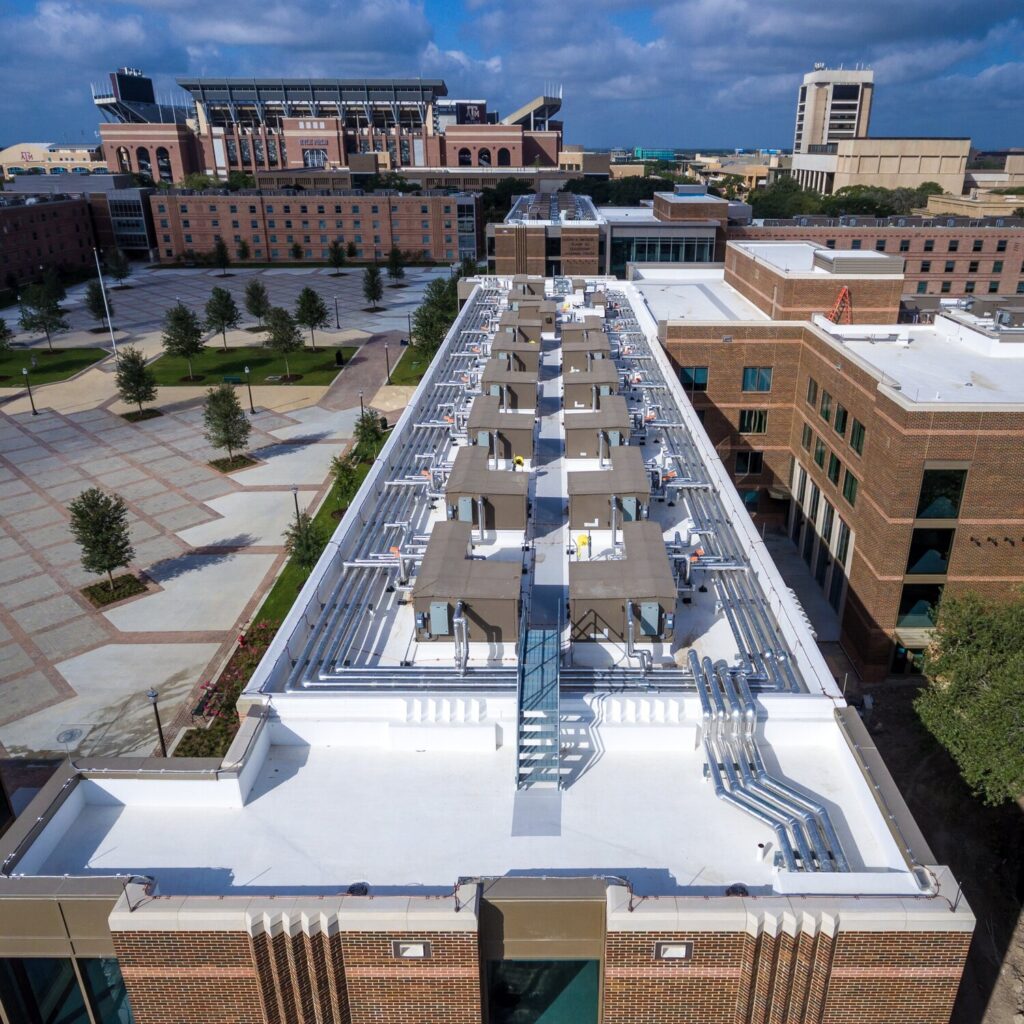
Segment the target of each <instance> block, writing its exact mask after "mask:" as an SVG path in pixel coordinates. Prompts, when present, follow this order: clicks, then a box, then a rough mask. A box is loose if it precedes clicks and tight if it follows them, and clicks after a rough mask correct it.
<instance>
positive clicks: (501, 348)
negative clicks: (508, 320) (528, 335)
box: [491, 334, 540, 374]
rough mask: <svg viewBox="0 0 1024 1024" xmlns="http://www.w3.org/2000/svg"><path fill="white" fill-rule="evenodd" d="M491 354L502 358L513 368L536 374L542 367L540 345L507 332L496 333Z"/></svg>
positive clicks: (496, 357)
mask: <svg viewBox="0 0 1024 1024" xmlns="http://www.w3.org/2000/svg"><path fill="white" fill-rule="evenodd" d="M491 356H492V357H493V358H495V359H501V360H502V361H503V362H504V363H505V365H506V366H508V367H509V368H510V369H512V370H524V371H526V372H528V373H532V374H536V373H537V372H538V370H539V369H540V345H539V344H537V342H535V341H524V340H522V339H520V338H516V337H513V336H510V335H507V334H496V335H495V337H494V341H492V342H491Z"/></svg>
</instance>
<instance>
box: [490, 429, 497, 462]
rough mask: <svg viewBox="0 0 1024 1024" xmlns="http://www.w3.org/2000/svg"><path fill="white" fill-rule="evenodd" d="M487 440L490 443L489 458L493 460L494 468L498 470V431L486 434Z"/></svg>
mask: <svg viewBox="0 0 1024 1024" xmlns="http://www.w3.org/2000/svg"><path fill="white" fill-rule="evenodd" d="M488 440H489V441H490V448H491V457H492V458H493V459H494V468H495V469H497V468H498V431H497V430H492V431H491V432H490V433H489V434H488Z"/></svg>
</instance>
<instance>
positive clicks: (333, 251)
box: [327, 239, 345, 277]
mask: <svg viewBox="0 0 1024 1024" xmlns="http://www.w3.org/2000/svg"><path fill="white" fill-rule="evenodd" d="M327 262H328V263H330V265H331V266H332V267H334V273H333V274H332V275H331V276H332V277H341V268H342V267H343V266H345V247H344V246H343V245H342V244H341V242H339V241H338V240H337V239H335V240H334V241H333V242H331V244H330V245H329V246H327Z"/></svg>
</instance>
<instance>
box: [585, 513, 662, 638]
mask: <svg viewBox="0 0 1024 1024" xmlns="http://www.w3.org/2000/svg"><path fill="white" fill-rule="evenodd" d="M622 544H623V550H624V553H625V557H623V558H619V559H611V560H607V561H594V562H570V563H569V615H570V618H571V622H572V638H573V640H618V641H628V640H629V633H630V629H629V624H630V621H632V627H633V628H632V635H633V638H634V639H635V640H655V639H656V640H671V638H672V632H673V628H674V625H675V607H676V584H675V580H674V579H673V578H672V569H671V567H670V564H669V559H668V552H667V551H666V550H665V541H664V539H663V538H662V534H661V527H660V526H659V525H658V524H657V523H654V522H640V523H626V524H624V525H623V527H622ZM627 612H628V614H627Z"/></svg>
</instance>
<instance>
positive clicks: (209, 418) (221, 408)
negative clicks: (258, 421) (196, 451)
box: [203, 384, 252, 459]
mask: <svg viewBox="0 0 1024 1024" xmlns="http://www.w3.org/2000/svg"><path fill="white" fill-rule="evenodd" d="M203 426H204V427H205V428H206V430H205V431H204V433H203V436H204V437H205V438H206V440H207V441H209V442H210V444H211V445H213V447H214V448H223V449H225V450H226V451H227V453H228V458H229V459H233V458H234V457H235V452H240V451H243V450H244V449H245V446H246V445H247V444H248V443H249V435H250V434H251V433H252V424H251V423H250V422H249V417H248V416H246V415H245V411H244V410H243V409H242V406H241V404H240V403H239V401H238V395H236V394H235V389H234V388H233V387H232V386H231V385H230V384H220V385H218V386H217V387H215V388H210V390H209V391H207V392H206V404H205V405H204V406H203Z"/></svg>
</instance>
